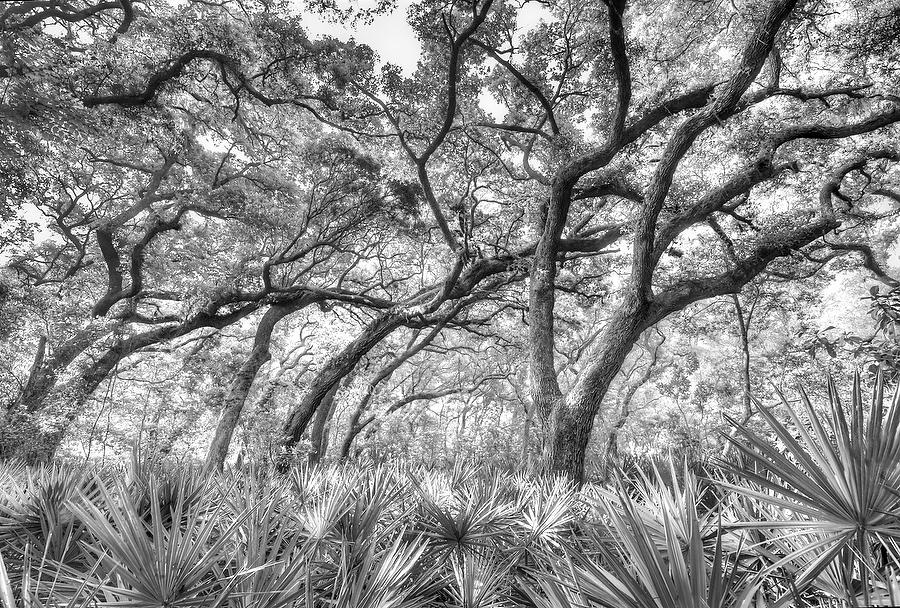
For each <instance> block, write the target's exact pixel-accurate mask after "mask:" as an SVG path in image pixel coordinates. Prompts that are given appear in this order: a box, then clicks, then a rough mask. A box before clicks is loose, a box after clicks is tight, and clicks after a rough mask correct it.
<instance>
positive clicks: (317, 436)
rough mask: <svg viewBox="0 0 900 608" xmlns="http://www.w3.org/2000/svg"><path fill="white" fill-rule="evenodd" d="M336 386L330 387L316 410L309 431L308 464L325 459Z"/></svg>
mask: <svg viewBox="0 0 900 608" xmlns="http://www.w3.org/2000/svg"><path fill="white" fill-rule="evenodd" d="M338 386H339V385H338V384H335V385H334V386H333V387H331V390H330V391H328V394H327V395H325V397H324V398H323V399H322V403H320V404H319V408H318V409H317V410H316V419H315V421H314V422H313V425H312V428H311V429H310V431H309V443H310V445H311V446H312V448H311V449H310V452H309V464H318V463H319V462H321V461H322V459H323V458H325V452H326V451H327V450H328V435H329V427H330V426H331V425H330V422H331V418H332V416H334V409H335V407H336V406H337V400H336V399H335V398H334V396H335V394H336V393H337V389H338Z"/></svg>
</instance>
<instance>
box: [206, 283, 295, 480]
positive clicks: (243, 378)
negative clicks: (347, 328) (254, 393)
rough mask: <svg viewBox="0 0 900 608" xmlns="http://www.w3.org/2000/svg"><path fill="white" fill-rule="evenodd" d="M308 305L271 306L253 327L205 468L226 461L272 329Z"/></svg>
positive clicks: (219, 466)
mask: <svg viewBox="0 0 900 608" xmlns="http://www.w3.org/2000/svg"><path fill="white" fill-rule="evenodd" d="M308 304H309V301H308V300H300V301H297V302H294V303H292V304H290V305H285V306H271V307H270V308H269V309H268V310H267V311H266V312H265V314H264V315H263V316H262V318H261V319H260V321H259V325H257V326H256V336H255V337H254V339H253V350H252V351H251V352H250V356H248V357H247V359H246V360H245V361H244V363H243V364H242V365H241V367H240V369H239V370H238V371H237V373H236V374H235V376H234V378H233V379H232V380H231V383H230V384H229V385H228V392H227V393H226V395H225V398H224V399H223V400H222V405H221V414H220V415H219V422H218V424H217V425H216V430H215V432H214V433H213V438H212V442H211V443H210V445H209V451H208V452H207V455H206V467H207V468H208V469H218V470H221V469H222V467H223V466H224V464H225V459H226V458H227V457H228V448H229V446H230V445H231V438H232V436H234V430H235V429H236V428H237V425H238V422H239V421H240V417H241V412H242V411H243V409H244V404H245V403H246V402H247V395H248V394H249V393H250V388H251V387H252V386H253V381H254V380H255V379H256V374H257V373H259V370H260V369H261V368H262V366H263V365H265V364H266V363H267V362H268V361H269V359H271V358H272V353H271V351H270V350H269V347H270V346H271V343H272V332H273V331H274V330H275V326H276V325H277V324H278V322H279V321H281V320H282V319H283V318H284V317H286V316H287V315H289V314H291V313H294V312H296V311H298V310H300V309H301V308H303V307H304V306H306V305H308Z"/></svg>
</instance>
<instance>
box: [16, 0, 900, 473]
mask: <svg viewBox="0 0 900 608" xmlns="http://www.w3.org/2000/svg"><path fill="white" fill-rule="evenodd" d="M403 8H407V9H408V19H407V21H408V23H409V25H410V27H411V28H412V30H413V31H414V33H415V35H416V36H417V38H418V42H419V47H420V49H421V54H420V56H419V59H418V63H417V64H416V65H415V67H414V68H412V67H409V68H402V67H400V66H397V65H393V64H391V63H387V62H384V61H383V60H382V59H380V58H379V57H378V56H377V53H375V51H373V50H372V49H371V48H370V47H368V46H366V45H363V44H358V43H357V42H356V41H355V40H353V39H352V38H350V39H348V38H334V37H330V36H323V35H321V33H319V34H313V33H308V32H307V25H306V21H309V22H310V23H313V22H315V23H319V24H320V25H319V27H321V23H323V22H326V23H339V24H345V26H346V28H347V29H348V31H352V28H353V27H356V26H361V27H362V26H364V24H365V23H366V21H367V20H368V19H370V18H372V17H373V16H375V15H378V14H381V13H384V12H386V11H388V12H389V11H391V10H396V9H395V8H394V7H392V6H389V5H387V4H385V5H367V6H365V7H360V6H357V5H348V6H344V5H333V4H331V3H322V4H309V5H305V4H300V3H296V2H292V3H273V2H269V1H266V0H259V1H254V2H247V1H244V0H234V1H225V2H221V3H207V2H194V1H188V2H163V1H159V2H157V1H155V0H149V1H147V2H132V1H130V0H121V1H118V0H117V1H114V2H104V3H99V4H90V3H77V4H69V3H56V2H47V3H41V2H13V3H7V4H6V5H5V6H3V12H0V24H2V29H3V34H2V44H3V49H2V51H3V59H2V65H0V88H2V93H0V112H2V115H0V116H2V123H0V141H2V144H0V170H2V185H0V188H2V191H0V217H2V219H3V226H2V229H0V261H2V264H3V267H2V269H0V340H2V343H0V352H2V356H0V404H2V406H3V413H2V415H0V442H2V443H0V453H2V455H3V456H16V457H24V458H26V459H32V460H46V459H48V458H51V457H53V456H54V455H55V456H64V457H72V458H78V459H88V460H90V459H99V460H101V461H102V460H108V459H112V460H115V459H120V458H121V457H122V456H123V455H124V454H127V453H129V452H130V451H131V449H132V447H133V446H134V445H139V446H141V448H142V450H144V452H145V453H155V454H159V455H160V456H173V457H178V458H185V459H189V460H207V461H208V462H211V463H214V464H215V463H218V464H219V465H221V463H222V462H224V461H228V462H235V461H236V460H241V461H243V462H273V461H276V460H278V459H281V458H284V457H285V455H287V454H294V455H296V457H297V458H300V459H304V460H307V459H308V460H313V461H315V460H322V459H326V460H338V459H344V458H363V459H374V460H376V461H384V460H388V459H396V458H404V459H410V460H412V461H416V462H418V461H425V462H439V463H440V462H450V461H453V460H458V459H461V458H475V459H479V460H489V461H492V462H494V463H498V464H501V465H504V466H511V467H518V466H523V465H528V464H534V465H540V464H541V463H550V464H549V466H550V467H551V468H553V469H556V470H561V471H567V472H569V473H571V474H573V475H575V476H576V477H580V476H581V475H582V474H583V470H584V468H585V466H586V467H587V470H588V473H589V474H590V473H592V472H594V471H595V467H596V466H598V465H601V464H602V463H603V462H605V461H606V460H608V459H610V458H615V457H616V456H621V457H639V458H642V457H652V456H656V455H661V454H667V453H669V452H674V453H676V454H681V453H685V454H688V455H690V456H692V457H696V458H701V457H705V456H712V455H718V454H720V453H721V452H722V449H723V445H724V444H723V440H722V438H721V435H720V434H721V432H722V431H725V430H727V428H728V427H727V425H726V424H725V422H724V420H723V414H726V415H730V416H732V417H734V418H736V419H738V420H744V421H747V422H749V423H750V424H751V426H752V425H753V424H755V423H756V422H758V420H756V419H755V418H754V417H753V415H752V408H751V405H750V395H751V394H753V395H755V396H757V397H758V398H759V399H760V400H761V401H762V402H763V403H766V404H768V403H772V402H773V401H774V399H775V391H776V390H784V391H785V392H787V393H791V390H792V389H793V387H795V386H796V385H797V384H803V385H805V386H806V387H807V389H808V390H809V391H810V392H811V393H813V394H814V395H815V394H825V390H826V389H825V384H824V376H825V374H826V373H830V374H832V375H833V376H834V377H835V378H836V379H837V381H838V383H839V385H841V386H847V385H848V384H847V382H846V380H847V379H848V378H849V377H850V374H852V373H853V371H855V370H856V369H857V368H862V369H863V370H864V371H865V373H867V374H870V375H871V374H874V372H875V371H876V370H878V369H881V370H883V371H885V372H886V374H887V377H888V379H889V381H893V378H894V374H895V373H896V371H897V369H898V366H900V359H898V352H900V351H898V347H900V345H898V343H897V334H896V328H895V321H896V320H897V319H898V316H897V315H898V306H897V302H896V297H897V296H896V294H895V292H894V291H893V290H894V289H895V288H897V286H898V284H900V283H898V281H897V280H896V279H895V278H893V277H894V276H896V275H895V270H896V269H897V268H898V267H900V258H898V249H897V232H898V222H900V217H898V214H897V211H898V209H900V172H898V170H897V160H898V158H900V157H898V148H897V128H896V126H895V123H896V122H897V121H898V120H900V98H898V94H900V90H898V73H900V55H898V46H900V45H897V44H896V39H897V33H898V30H900V9H898V7H897V5H896V3H892V2H885V1H875V0H873V1H868V0H867V1H866V2H854V3H847V2H824V1H817V2H800V3H796V2H783V1H780V2H774V3H769V2H756V1H747V2H736V3H720V2H687V3H684V2H671V3H656V2H653V3H644V2H637V1H636V2H629V3H625V2H617V1H613V0H610V1H609V2H606V3H589V2H579V1H577V0H571V1H566V2H549V3H543V2H541V3H529V2H526V3H524V5H523V6H520V5H518V4H516V3H514V2H507V3H491V2H474V3H473V2H464V1H459V2H433V1H431V0H425V1H423V2H421V3H417V4H414V5H412V6H409V7H402V8H401V9H400V10H403ZM526 12H527V14H528V15H529V17H528V19H527V20H525V19H523V17H522V15H524V14H526ZM526 21H527V22H526ZM384 35H385V36H389V35H390V33H389V32H385V34H384ZM588 438H590V442H589V443H587V441H588ZM566 446H574V447H572V448H571V453H568V452H566V449H564V448H566ZM579 450H580V453H579ZM585 459H586V462H587V464H586V465H585Z"/></svg>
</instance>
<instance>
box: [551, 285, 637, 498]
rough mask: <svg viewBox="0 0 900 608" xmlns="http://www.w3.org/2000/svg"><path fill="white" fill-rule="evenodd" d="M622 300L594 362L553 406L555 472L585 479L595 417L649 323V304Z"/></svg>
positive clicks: (553, 462) (608, 326)
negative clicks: (586, 461)
mask: <svg viewBox="0 0 900 608" xmlns="http://www.w3.org/2000/svg"><path fill="white" fill-rule="evenodd" d="M629 299H630V300H631V301H630V302H629V301H626V302H625V303H623V304H622V306H621V307H620V309H619V311H618V312H617V313H616V315H615V316H614V317H613V318H612V319H611V320H610V322H609V324H608V325H607V326H606V329H604V331H603V335H602V336H601V338H600V340H599V343H598V345H597V351H596V352H595V353H594V354H593V355H592V362H591V363H590V364H589V365H588V367H587V368H586V369H585V370H583V371H582V373H581V374H580V375H579V379H578V381H577V383H576V384H575V386H574V387H573V388H572V390H571V391H570V392H569V393H568V394H567V395H566V396H565V397H564V398H563V399H561V400H559V402H558V405H557V406H556V407H555V408H554V411H553V413H552V417H551V419H550V437H549V440H548V442H547V446H546V449H545V455H544V459H545V463H546V465H547V467H548V468H549V470H550V471H551V472H553V473H561V474H563V475H566V476H567V477H569V478H570V479H572V480H574V481H575V482H576V483H578V484H581V483H583V482H584V458H585V454H586V452H587V446H588V443H589V441H590V439H591V430H592V429H593V426H594V419H595V418H596V416H597V413H598V412H599V411H600V408H601V406H602V405H603V399H604V397H605V396H606V393H607V391H608V390H609V386H610V384H611V383H612V381H613V378H615V376H616V374H617V373H618V372H619V370H620V369H621V368H622V364H623V363H624V362H625V359H626V358H627V357H628V353H629V352H631V348H632V346H634V343H635V342H636V341H637V339H638V337H639V336H640V335H641V332H642V331H643V330H644V329H645V327H646V321H647V320H646V312H647V307H646V305H642V304H638V303H636V302H635V300H636V298H634V297H633V296H632V297H631V298H629Z"/></svg>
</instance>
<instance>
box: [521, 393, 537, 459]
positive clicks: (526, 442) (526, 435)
mask: <svg viewBox="0 0 900 608" xmlns="http://www.w3.org/2000/svg"><path fill="white" fill-rule="evenodd" d="M522 409H523V410H524V411H525V421H524V424H523V425H522V452H521V454H520V455H519V461H520V462H521V463H522V465H523V468H527V467H528V466H529V465H530V464H531V463H530V460H531V451H530V450H531V427H532V426H533V425H534V414H533V413H532V408H530V407H529V406H528V401H527V400H525V399H523V400H522Z"/></svg>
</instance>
